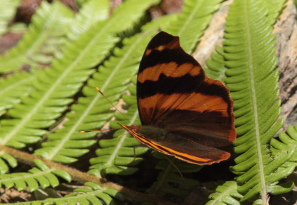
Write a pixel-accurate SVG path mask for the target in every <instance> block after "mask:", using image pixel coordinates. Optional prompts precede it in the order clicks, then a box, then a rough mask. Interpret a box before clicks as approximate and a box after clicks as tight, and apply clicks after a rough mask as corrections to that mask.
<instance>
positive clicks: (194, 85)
mask: <svg viewBox="0 0 297 205" xmlns="http://www.w3.org/2000/svg"><path fill="white" fill-rule="evenodd" d="M137 102H138V110H139V115H140V119H141V122H142V125H141V126H138V125H132V126H126V125H121V126H122V127H123V128H125V129H126V130H127V131H128V132H129V133H130V134H132V135H133V136H134V137H135V138H136V139H137V140H138V141H140V142H141V143H143V144H144V145H146V146H148V147H150V148H152V149H154V150H157V151H159V152H161V153H164V154H167V155H172V156H174V157H176V158H178V159H181V160H184V161H186V162H189V163H193V164H199V165H203V164H212V163H216V162H220V161H223V160H226V159H228V158H229V157H230V153H228V152H225V151H223V150H220V149H217V148H218V147H222V146H226V145H229V144H231V143H232V142H233V141H234V140H235V138H236V132H235V127H234V114H233V101H232V99H231V98H230V96H229V90H228V88H227V87H225V86H224V85H223V83H221V82H220V81H218V80H214V79H211V78H209V77H207V76H206V75H205V73H204V71H203V69H202V67H201V66H200V65H199V63H198V62H197V61H196V60H195V59H194V58H193V57H192V56H190V55H189V54H187V53H186V52H185V51H184V50H183V49H182V48H181V46H180V43H179V37H177V36H172V35H170V34H168V33H166V32H160V33H158V34H157V35H156V36H155V37H154V38H153V39H152V40H151V41H150V43H149V44H148V46H147V48H146V50H145V53H144V55H143V57H142V60H141V63H140V67H139V72H138V81H137Z"/></svg>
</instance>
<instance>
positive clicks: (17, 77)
mask: <svg viewBox="0 0 297 205" xmlns="http://www.w3.org/2000/svg"><path fill="white" fill-rule="evenodd" d="M34 79H35V76H34V75H32V74H29V73H27V72H22V73H15V74H14V75H10V76H8V77H7V78H1V79H0V88H1V90H0V113H1V112H3V111H4V110H6V109H9V108H12V107H13V105H14V104H17V103H19V102H20V101H21V98H22V97H24V96H26V95H28V93H29V91H30V90H31V82H32V81H34Z"/></svg>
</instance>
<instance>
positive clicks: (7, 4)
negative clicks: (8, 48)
mask: <svg viewBox="0 0 297 205" xmlns="http://www.w3.org/2000/svg"><path fill="white" fill-rule="evenodd" d="M20 3H21V1H20V0H2V1H1V7H0V36H2V35H3V34H4V33H6V32H7V25H8V23H9V21H10V20H12V18H13V17H14V15H15V13H16V8H17V7H18V6H19V5H20Z"/></svg>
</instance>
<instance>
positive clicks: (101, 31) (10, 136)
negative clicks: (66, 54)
mask: <svg viewBox="0 0 297 205" xmlns="http://www.w3.org/2000/svg"><path fill="white" fill-rule="evenodd" d="M105 25H108V24H105ZM106 27H107V28H108V26H106ZM104 31H105V29H104V28H103V29H101V30H100V32H99V33H97V35H96V37H95V38H93V39H92V40H91V41H90V42H89V44H88V45H87V46H86V47H85V49H84V50H82V51H81V52H80V55H79V56H78V57H76V58H75V60H74V61H72V64H70V65H69V66H68V68H66V69H65V70H64V72H63V73H62V75H60V77H59V78H58V79H57V80H56V83H54V84H53V85H52V86H50V89H49V91H48V92H46V94H45V95H44V97H43V98H41V99H40V101H39V102H38V103H37V105H36V106H35V107H34V108H33V110H32V112H29V113H28V114H27V116H26V117H24V118H23V119H22V120H21V121H20V123H19V124H18V125H17V126H16V128H15V129H14V130H13V131H12V132H11V133H10V134H8V136H7V137H5V140H4V139H3V141H2V143H3V144H6V143H7V141H8V140H10V139H11V138H12V137H13V136H14V135H15V134H16V133H17V132H18V131H19V130H20V129H21V128H22V127H23V126H24V125H25V123H26V122H27V121H28V120H30V118H31V117H32V116H33V115H34V114H35V113H36V111H37V110H38V109H39V108H40V107H41V106H42V105H43V104H44V103H45V101H46V100H47V99H48V97H49V96H50V95H51V94H52V93H53V92H54V91H55V90H56V88H57V87H58V86H59V85H60V84H61V82H62V80H64V79H65V78H66V77H67V75H68V74H69V73H70V72H71V71H72V70H73V68H74V67H75V66H76V65H79V64H78V62H80V61H81V59H82V58H83V57H85V53H87V52H88V51H89V49H90V48H91V47H92V46H93V45H94V43H93V42H97V39H98V38H101V37H102V34H101V33H103V34H104V33H105V32H104ZM53 69H54V68H53Z"/></svg>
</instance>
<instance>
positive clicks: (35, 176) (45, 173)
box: [0, 160, 71, 192]
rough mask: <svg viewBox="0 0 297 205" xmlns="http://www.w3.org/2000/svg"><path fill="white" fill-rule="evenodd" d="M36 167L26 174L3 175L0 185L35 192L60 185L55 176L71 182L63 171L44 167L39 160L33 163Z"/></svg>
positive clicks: (0, 177)
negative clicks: (40, 188)
mask: <svg viewBox="0 0 297 205" xmlns="http://www.w3.org/2000/svg"><path fill="white" fill-rule="evenodd" d="M35 163H36V165H37V167H38V168H37V167H34V168H32V169H30V170H29V171H28V172H27V173H12V174H3V175H1V176H0V185H1V186H3V187H6V188H11V187H13V186H15V187H16V188H17V190H18V191H22V190H25V189H26V188H29V189H30V191H31V192H32V191H35V190H37V189H38V188H39V187H42V188H43V189H44V188H46V187H49V186H51V187H56V186H58V185H59V184H60V182H59V180H58V178H57V176H59V177H62V178H64V179H65V180H67V181H71V177H70V175H69V174H68V173H67V172H65V171H63V170H54V169H50V168H49V167H48V166H46V165H45V164H44V163H43V162H42V161H41V160H36V161H35Z"/></svg>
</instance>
